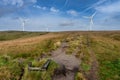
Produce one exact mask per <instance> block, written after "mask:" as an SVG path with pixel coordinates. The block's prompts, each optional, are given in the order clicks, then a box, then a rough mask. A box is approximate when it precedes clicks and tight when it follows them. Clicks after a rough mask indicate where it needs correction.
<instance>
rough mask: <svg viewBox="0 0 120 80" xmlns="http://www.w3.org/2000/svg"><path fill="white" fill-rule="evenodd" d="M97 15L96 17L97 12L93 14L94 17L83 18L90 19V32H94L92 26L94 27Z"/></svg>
mask: <svg viewBox="0 0 120 80" xmlns="http://www.w3.org/2000/svg"><path fill="white" fill-rule="evenodd" d="M95 15H96V12H95V13H93V15H92V16H90V17H88V16H83V17H84V18H87V19H90V27H89V29H90V31H91V30H92V26H93V25H94V22H93V18H94V16H95Z"/></svg>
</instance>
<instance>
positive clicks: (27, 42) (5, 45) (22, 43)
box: [0, 33, 61, 49]
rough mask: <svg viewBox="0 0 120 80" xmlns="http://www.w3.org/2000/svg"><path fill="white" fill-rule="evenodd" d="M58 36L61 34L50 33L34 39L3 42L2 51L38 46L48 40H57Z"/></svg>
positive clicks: (0, 43)
mask: <svg viewBox="0 0 120 80" xmlns="http://www.w3.org/2000/svg"><path fill="white" fill-rule="evenodd" d="M58 36H61V34H54V33H49V34H45V35H41V36H37V37H32V38H25V39H17V40H10V41H1V42H0V49H3V48H9V47H17V46H19V47H20V46H26V45H32V44H37V43H39V42H41V41H44V40H46V39H50V38H55V37H58Z"/></svg>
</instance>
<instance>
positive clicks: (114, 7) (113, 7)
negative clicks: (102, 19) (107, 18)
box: [95, 1, 120, 14]
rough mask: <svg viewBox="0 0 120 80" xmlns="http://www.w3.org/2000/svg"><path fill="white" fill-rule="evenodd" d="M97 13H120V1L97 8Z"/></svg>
mask: <svg viewBox="0 0 120 80" xmlns="http://www.w3.org/2000/svg"><path fill="white" fill-rule="evenodd" d="M95 9H96V10H97V11H99V12H102V13H107V14H115V13H119V12H120V1H117V2H114V3H111V4H108V5H102V6H98V7H96V8H95Z"/></svg>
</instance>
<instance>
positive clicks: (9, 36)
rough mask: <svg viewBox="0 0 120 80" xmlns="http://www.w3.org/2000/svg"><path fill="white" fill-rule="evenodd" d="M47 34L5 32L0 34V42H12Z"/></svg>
mask: <svg viewBox="0 0 120 80" xmlns="http://www.w3.org/2000/svg"><path fill="white" fill-rule="evenodd" d="M43 34H47V32H22V31H6V32H0V41H7V40H14V39H19V38H27V37H28V38H29V37H34V36H40V35H43Z"/></svg>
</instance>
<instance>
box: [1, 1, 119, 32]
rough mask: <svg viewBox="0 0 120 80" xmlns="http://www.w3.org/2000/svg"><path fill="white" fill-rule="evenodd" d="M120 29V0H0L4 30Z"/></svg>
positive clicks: (2, 29) (2, 27)
mask: <svg viewBox="0 0 120 80" xmlns="http://www.w3.org/2000/svg"><path fill="white" fill-rule="evenodd" d="M95 12H96V15H95V16H94V18H93V21H94V25H92V30H120V0H0V31H4V30H19V31H21V30H22V25H23V24H22V23H23V21H24V20H25V30H26V31H46V30H49V31H66V30H67V31H68V30H88V29H89V25H90V19H86V18H84V17H85V16H87V17H89V16H91V15H92V14H94V13H95Z"/></svg>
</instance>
